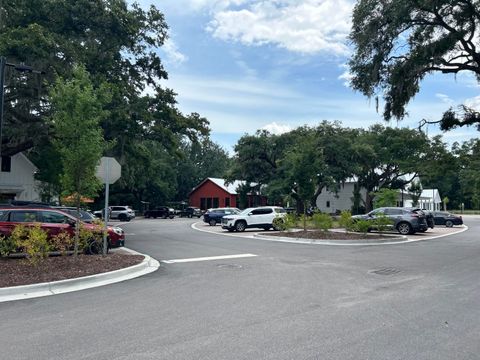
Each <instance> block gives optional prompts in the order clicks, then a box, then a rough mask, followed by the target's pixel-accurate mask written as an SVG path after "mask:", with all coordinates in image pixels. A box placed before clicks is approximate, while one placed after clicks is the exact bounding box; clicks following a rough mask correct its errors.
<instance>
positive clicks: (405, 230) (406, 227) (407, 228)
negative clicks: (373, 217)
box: [397, 222, 413, 235]
mask: <svg viewBox="0 0 480 360" xmlns="http://www.w3.org/2000/svg"><path fill="white" fill-rule="evenodd" d="M397 230H398V232H399V233H400V234H402V235H408V234H412V233H413V229H412V225H410V224H409V223H406V222H403V223H400V224H398V225H397Z"/></svg>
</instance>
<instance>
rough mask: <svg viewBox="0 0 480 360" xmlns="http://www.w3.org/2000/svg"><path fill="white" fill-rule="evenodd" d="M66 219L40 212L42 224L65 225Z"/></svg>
mask: <svg viewBox="0 0 480 360" xmlns="http://www.w3.org/2000/svg"><path fill="white" fill-rule="evenodd" d="M68 219H69V218H68V217H66V216H65V215H62V214H59V213H56V212H53V211H42V222H44V223H49V224H66V223H67V220H68Z"/></svg>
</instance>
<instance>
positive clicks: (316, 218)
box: [312, 212, 333, 231]
mask: <svg viewBox="0 0 480 360" xmlns="http://www.w3.org/2000/svg"><path fill="white" fill-rule="evenodd" d="M312 222H313V225H314V226H315V228H316V229H320V230H322V231H327V230H329V229H331V228H332V226H333V220H332V217H331V216H330V215H328V214H323V213H318V212H316V213H314V214H313V215H312Z"/></svg>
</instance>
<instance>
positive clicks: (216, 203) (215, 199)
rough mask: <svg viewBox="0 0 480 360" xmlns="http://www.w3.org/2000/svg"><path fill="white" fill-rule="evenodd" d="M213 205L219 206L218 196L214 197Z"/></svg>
mask: <svg viewBox="0 0 480 360" xmlns="http://www.w3.org/2000/svg"><path fill="white" fill-rule="evenodd" d="M213 207H214V208H218V198H213Z"/></svg>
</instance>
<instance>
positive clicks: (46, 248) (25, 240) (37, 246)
mask: <svg viewBox="0 0 480 360" xmlns="http://www.w3.org/2000/svg"><path fill="white" fill-rule="evenodd" d="M17 228H19V229H18V230H17ZM15 231H17V233H16V234H15V236H14V239H17V238H20V241H19V242H18V244H19V245H20V248H21V249H22V251H23V252H25V253H26V254H27V258H28V260H29V261H30V262H31V263H32V264H33V265H37V264H38V262H39V261H41V260H43V259H45V258H47V257H48V254H49V252H50V251H51V249H52V246H51V245H50V243H49V241H48V234H47V232H46V231H45V230H42V228H41V225H40V224H35V225H34V226H29V227H24V226H21V225H20V226H16V227H15V229H14V230H13V232H15ZM13 232H12V235H13Z"/></svg>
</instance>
